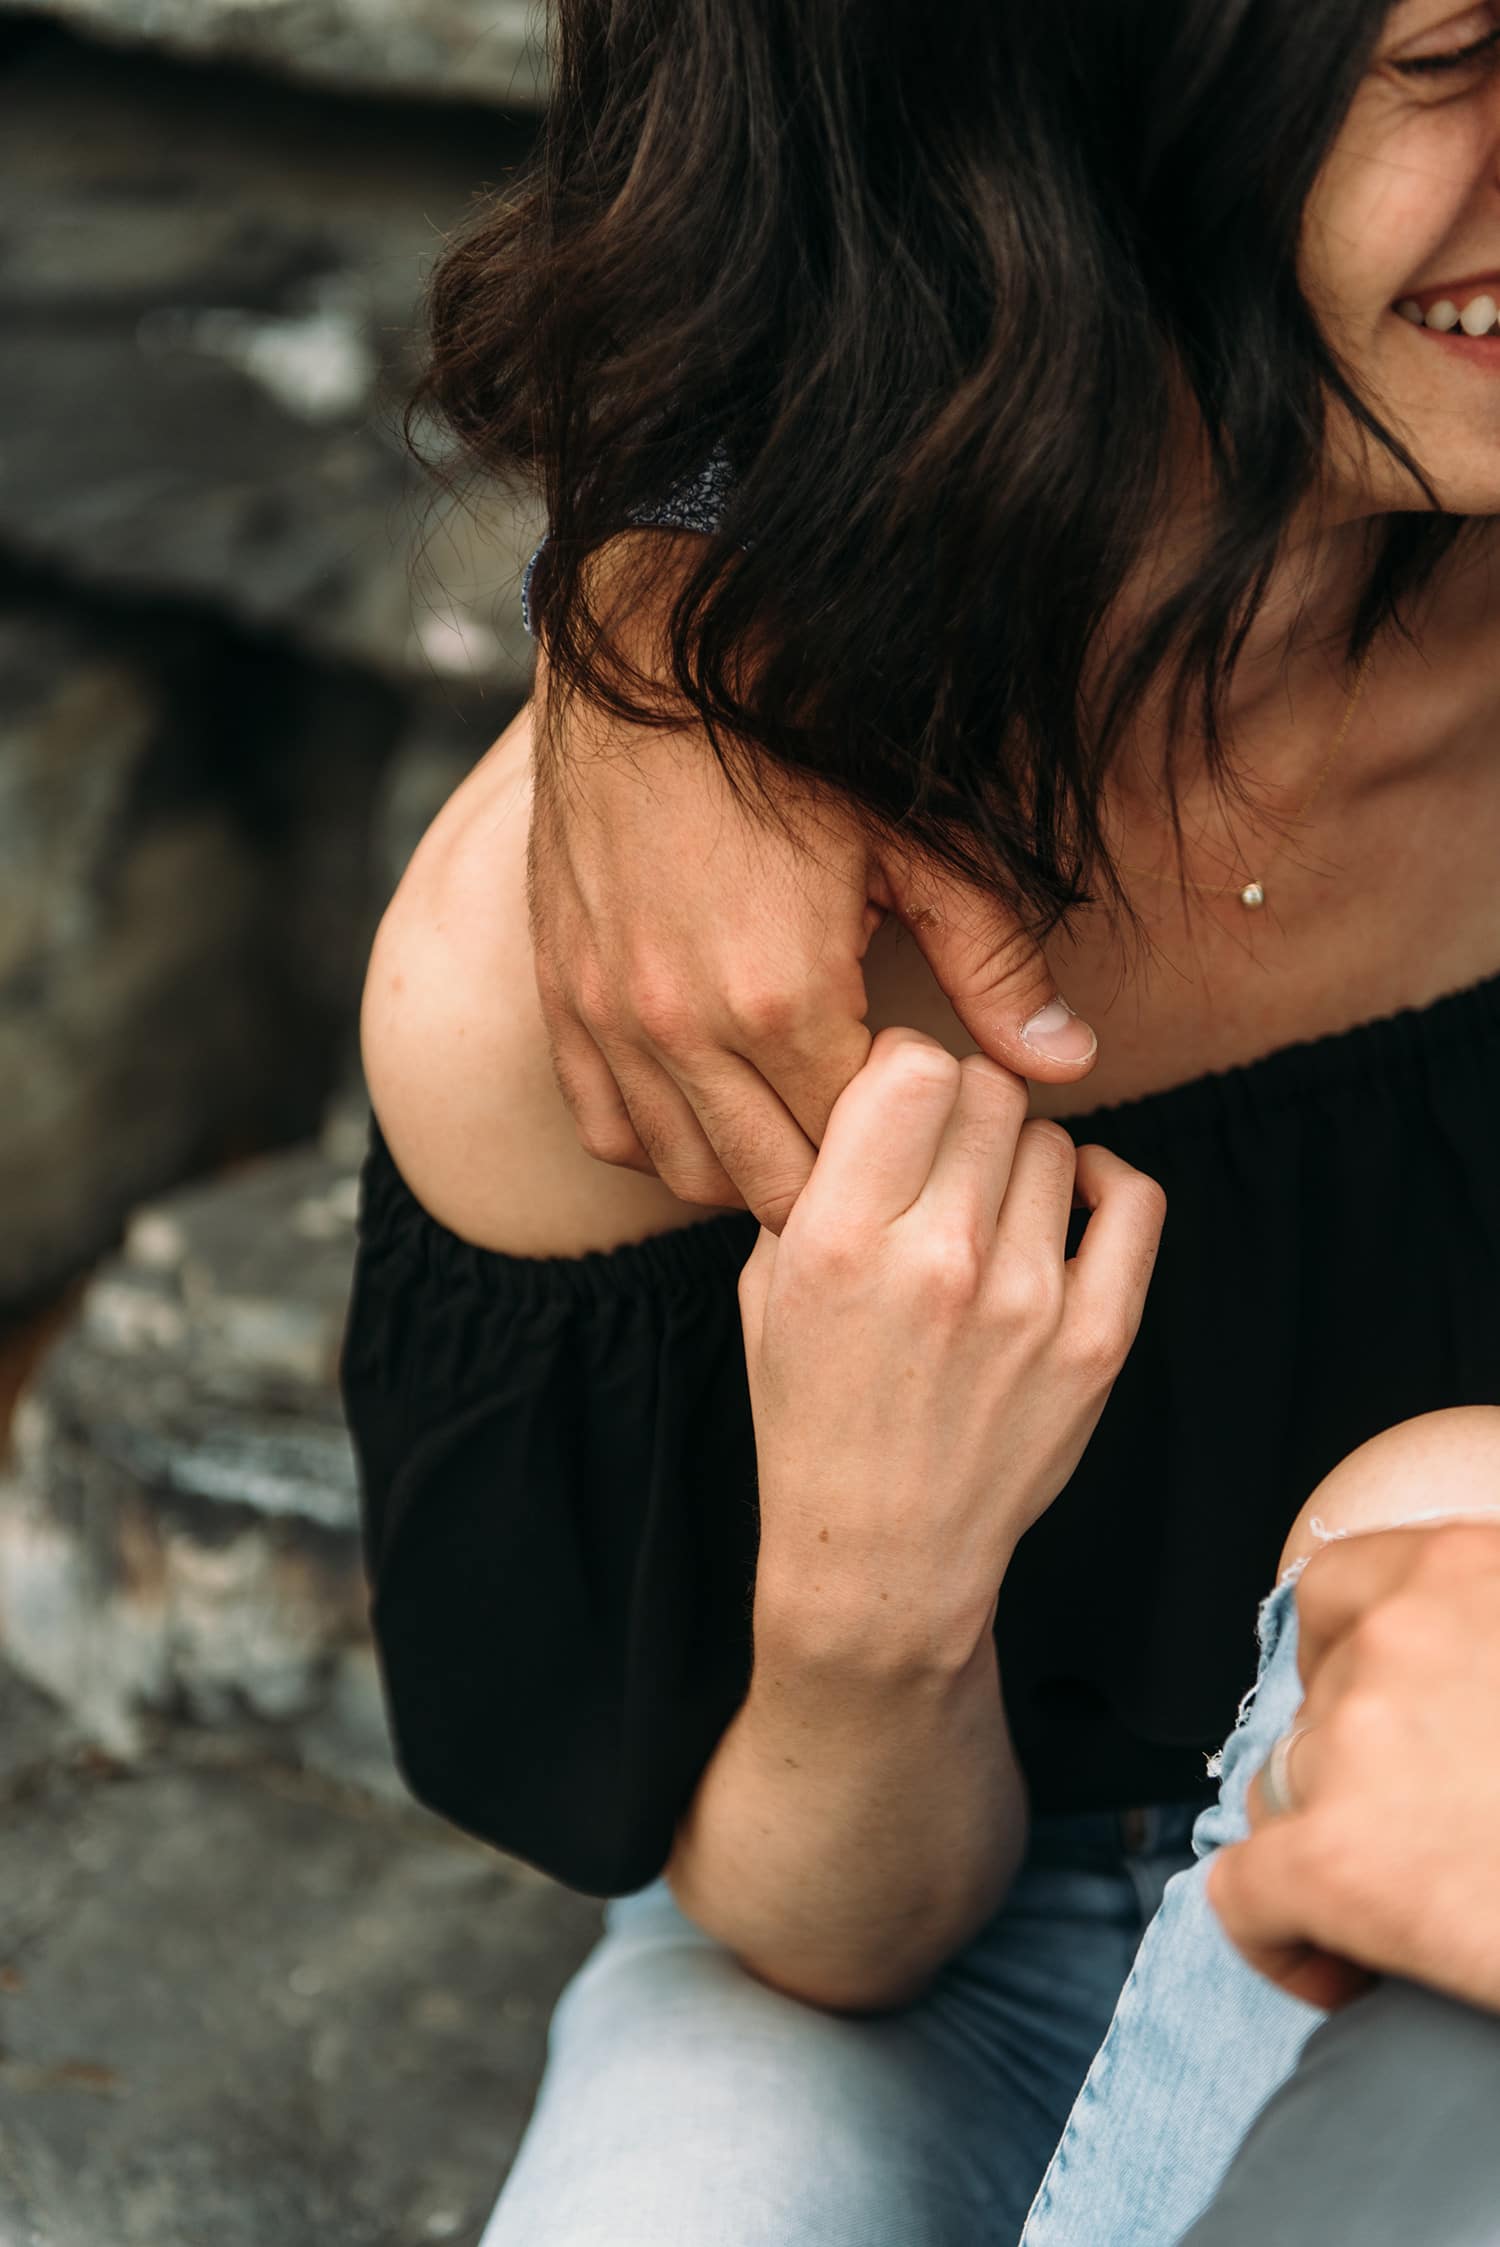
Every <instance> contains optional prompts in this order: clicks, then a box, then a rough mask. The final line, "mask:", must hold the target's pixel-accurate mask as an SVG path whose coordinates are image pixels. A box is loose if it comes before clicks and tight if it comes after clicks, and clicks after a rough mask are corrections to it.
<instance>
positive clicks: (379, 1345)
mask: <svg viewBox="0 0 1500 2247" xmlns="http://www.w3.org/2000/svg"><path fill="white" fill-rule="evenodd" d="M756 1231H757V1227H756V1221H755V1219H754V1217H753V1216H752V1215H750V1214H749V1213H748V1212H743V1211H730V1212H726V1213H725V1214H724V1215H722V1216H719V1217H714V1218H708V1219H706V1220H704V1221H703V1222H701V1223H698V1224H692V1225H687V1226H684V1227H681V1228H680V1229H678V1230H676V1231H673V1232H670V1233H664V1234H661V1235H658V1236H657V1237H656V1238H655V1239H652V1240H648V1241H644V1242H641V1243H639V1244H638V1245H633V1246H627V1247H624V1248H620V1249H616V1250H614V1251H612V1252H610V1253H608V1254H604V1253H599V1252H595V1253H592V1254H589V1255H586V1256H580V1257H538V1258H530V1257H514V1256H508V1255H504V1254H501V1253H499V1252H497V1251H494V1250H489V1249H482V1248H476V1247H474V1246H473V1245H472V1244H471V1243H469V1242H466V1241H463V1240H461V1239H460V1238H459V1237H458V1236H457V1235H456V1234H454V1233H451V1232H449V1231H448V1230H447V1229H446V1228H445V1227H444V1226H442V1225H441V1224H439V1223H438V1222H437V1220H436V1219H435V1218H433V1217H432V1216H430V1215H429V1213H428V1212H427V1211H426V1210H425V1209H424V1208H423V1207H422V1206H421V1204H420V1203H418V1202H417V1201H416V1199H415V1197H414V1196H413V1195H412V1193H411V1191H410V1189H409V1188H408V1187H407V1186H406V1184H405V1181H404V1180H403V1179H402V1178H401V1176H400V1174H399V1172H398V1171H397V1170H396V1168H395V1165H394V1163H393V1161H392V1159H391V1156H390V1153H389V1151H388V1149H387V1148H386V1146H385V1144H384V1141H383V1139H382V1137H381V1134H380V1131H379V1127H378V1125H373V1124H372V1127H371V1134H370V1148H369V1152H368V1154H367V1156H366V1159H365V1163H364V1167H363V1171H362V1173H361V1182H360V1210H359V1224H358V1246H357V1251H356V1263H355V1272H354V1286H353V1292H352V1296H351V1300H350V1306H349V1315H348V1322H347V1326H346V1329H345V1335H344V1342H343V1349H342V1353H341V1359H340V1366H339V1380H340V1387H341V1391H342V1395H343V1401H344V1409H345V1413H346V1416H347V1419H348V1423H349V1429H350V1433H351V1436H352V1438H353V1443H354V1449H355V1456H356V1460H357V1463H358V1468H359V1479H360V1489H361V1498H362V1504H363V1531H364V1551H365V1563H366V1568H367V1572H368V1577H369V1584H370V1594H371V1605H370V1613H371V1620H372V1624H373V1628H374V1634H375V1642H376V1649H377V1653H378V1657H379V1661H380V1668H381V1675H382V1680H383V1684H384V1690H385V1696H386V1703H387V1709H388V1712H389V1716H390V1721H391V1728H392V1734H393V1737H394V1741H395V1747H396V1754H397V1757H398V1760H399V1762H400V1765H401V1769H402V1773H403V1775H404V1777H405V1778H406V1781H407V1783H408V1785H409V1786H410V1787H411V1789H412V1792H413V1793H414V1794H415V1795H416V1796H417V1797H418V1799H419V1800H420V1801H422V1802H425V1803H426V1804H427V1805H428V1806H429V1807H430V1808H432V1809H434V1810H436V1811H438V1812H439V1813H440V1814H441V1815H442V1816H444V1817H446V1818H448V1819H450V1820H451V1821H452V1822H453V1823H454V1824H455V1825H458V1826H461V1827H463V1828H464V1829H465V1830H466V1831H467V1832H469V1833H472V1834H476V1835H478V1836H479V1837H480V1838H481V1839H483V1840H485V1841H489V1842H492V1843H493V1844H494V1845H495V1846H496V1847H497V1848H500V1849H503V1850H506V1851H507V1852H509V1853H510V1854H511V1855H513V1856H516V1857H520V1858H523V1859H525V1860H526V1861H527V1862H528V1863H530V1864H533V1865H536V1866H538V1867H539V1868H540V1869H541V1870H542V1871H544V1872H547V1873H550V1874H552V1875H553V1876H554V1877H555V1878H556V1879H558V1880H561V1881H563V1882H565V1883H566V1884H567V1885H568V1886H569V1887H572V1888H576V1889H579V1890H581V1891H583V1892H584V1893H585V1894H588V1895H594V1896H610V1895H623V1894H627V1893H629V1892H630V1891H631V1890H633V1889H636V1888H640V1887H643V1886H644V1885H645V1884H646V1882H648V1881H650V1880H653V1879H654V1878H655V1877H656V1876H657V1874H658V1873H659V1872H660V1871H661V1868H662V1866H663V1865H664V1864H665V1862H666V1859H667V1856H668V1854H669V1852H670V1849H671V1844H672V1837H673V1830H674V1827H675V1824H676V1821H677V1819H678V1817H679V1816H680V1814H681V1812H682V1811H683V1810H684V1808H685V1807H686V1805H687V1803H688V1800H689V1798H690V1797H691V1795H692V1792H693V1790H694V1788H695V1786H696V1784H697V1781H698V1778H699V1776H700V1775H701V1773H702V1771H703V1768H704V1766H705V1765H706V1763H707V1762H708V1760H709V1758H710V1756H711V1755H712V1753H713V1750H714V1748H715V1746H716V1744H717V1742H718V1740H719V1738H720V1736H721V1735H722V1733H723V1731H724V1729H725V1727H726V1726H727V1724H728V1723H729V1721H730V1719H731V1717H732V1716H733V1715H734V1712H735V1710H736V1709H737V1708H738V1707H739V1704H740V1702H741V1700H742V1699H743V1697H744V1693H745V1689H746V1686H747V1684H748V1681H749V1665H750V1614H751V1598H752V1593H753V1586H754V1572H755V1553H756V1542H757V1531H758V1517H757V1510H756V1492H755V1445H754V1433H753V1426H752V1422H751V1417H750V1400H749V1387H748V1381H747V1377H746V1369H745V1352H744V1337H743V1333H742V1330H741V1326H740V1317H739V1302H738V1297H737V1294H736V1280H737V1278H738V1274H739V1271H740V1267H741V1266H742V1265H743V1263H744V1261H745V1259H746V1257H747V1256H748V1255H749V1253H750V1250H751V1248H752V1247H753V1246H754V1242H755V1237H756Z"/></svg>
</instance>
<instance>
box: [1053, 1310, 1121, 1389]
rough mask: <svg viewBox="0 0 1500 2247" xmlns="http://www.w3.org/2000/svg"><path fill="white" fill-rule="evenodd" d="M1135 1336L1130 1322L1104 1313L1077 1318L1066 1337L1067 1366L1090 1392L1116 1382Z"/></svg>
mask: <svg viewBox="0 0 1500 2247" xmlns="http://www.w3.org/2000/svg"><path fill="white" fill-rule="evenodd" d="M1132 1339H1133V1336H1132V1333H1131V1331H1130V1330H1129V1328H1128V1326H1127V1324H1126V1322H1124V1321H1122V1320H1120V1319H1118V1318H1112V1317H1110V1316H1108V1315H1107V1314H1105V1313H1102V1312H1097V1311H1096V1312H1094V1313H1092V1314H1091V1315H1090V1316H1089V1317H1087V1318H1077V1319H1074V1320H1072V1321H1071V1322H1070V1324H1069V1325H1068V1326H1067V1327H1066V1328H1065V1330H1064V1333H1063V1336H1062V1355H1063V1359H1064V1362H1065V1363H1066V1365H1067V1366H1068V1368H1069V1369H1070V1370H1071V1372H1072V1373H1073V1375H1074V1376H1075V1378H1076V1379H1078V1380H1080V1381H1082V1382H1083V1383H1085V1385H1086V1386H1088V1387H1090V1388H1094V1387H1105V1386H1107V1385H1108V1384H1109V1383H1110V1382H1111V1381H1113V1380H1114V1379H1115V1377H1116V1375H1117V1374H1118V1373H1119V1370H1120V1368H1121V1366H1122V1365H1123V1364H1124V1363H1125V1360H1126V1357H1127V1356H1128V1355H1129V1351H1130V1344H1131V1340H1132Z"/></svg>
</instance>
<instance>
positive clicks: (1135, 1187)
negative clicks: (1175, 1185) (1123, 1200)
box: [1129, 1170, 1167, 1228]
mask: <svg viewBox="0 0 1500 2247" xmlns="http://www.w3.org/2000/svg"><path fill="white" fill-rule="evenodd" d="M1129 1187H1130V1196H1131V1200H1132V1203H1133V1204H1134V1205H1135V1206H1136V1208H1137V1210H1138V1213H1139V1215H1140V1219H1141V1222H1142V1224H1149V1225H1154V1226H1156V1227H1158V1228H1160V1226H1161V1224H1162V1222H1163V1220H1164V1219H1165V1217H1166V1214H1167V1194H1166V1188H1165V1187H1164V1186H1162V1185H1160V1184H1159V1183H1158V1181H1157V1180H1156V1179H1154V1178H1148V1177H1147V1175H1146V1173H1145V1171H1143V1170H1138V1171H1136V1172H1135V1174H1134V1176H1133V1177H1132V1178H1131V1180H1130V1181H1129Z"/></svg>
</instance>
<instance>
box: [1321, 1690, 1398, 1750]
mask: <svg viewBox="0 0 1500 2247" xmlns="http://www.w3.org/2000/svg"><path fill="white" fill-rule="evenodd" d="M1323 1721H1324V1722H1325V1723H1326V1725H1327V1727H1328V1734H1327V1746H1328V1751H1329V1754H1330V1756H1331V1757H1333V1758H1334V1759H1335V1761H1336V1762H1338V1763H1341V1764H1345V1765H1347V1764H1350V1763H1352V1764H1354V1765H1355V1766H1356V1768H1357V1767H1359V1766H1360V1765H1361V1764H1363V1763H1364V1762H1365V1761H1366V1760H1367V1759H1368V1758H1370V1757H1371V1756H1375V1757H1379V1758H1382V1759H1383V1758H1384V1756H1385V1753H1386V1750H1387V1748H1388V1747H1389V1745H1390V1741H1391V1733H1392V1729H1393V1725H1394V1721H1395V1711H1394V1709H1393V1707H1392V1704H1391V1698H1390V1695H1389V1694H1388V1693H1385V1692H1383V1691H1381V1689H1380V1688H1379V1687H1378V1686H1373V1685H1370V1684H1368V1683H1360V1684H1354V1685H1351V1686H1349V1687H1348V1688H1347V1689H1346V1690H1345V1691H1344V1693H1343V1694H1342V1695H1341V1696H1340V1698H1339V1700H1338V1703H1337V1704H1336V1706H1335V1707H1334V1708H1332V1709H1330V1710H1329V1712H1328V1715H1327V1716H1326V1717H1325V1718H1324V1719H1323Z"/></svg>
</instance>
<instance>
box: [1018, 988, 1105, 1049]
mask: <svg viewBox="0 0 1500 2247" xmlns="http://www.w3.org/2000/svg"><path fill="white" fill-rule="evenodd" d="M1021 1042H1022V1044H1023V1045H1029V1046H1030V1047H1031V1050H1032V1052H1033V1053H1042V1054H1045V1055H1046V1057H1047V1059H1048V1060H1049V1061H1087V1060H1088V1059H1089V1057H1090V1055H1092V1054H1094V1053H1097V1052H1098V1050H1099V1040H1098V1039H1097V1038H1096V1037H1095V1036H1094V1033H1093V1031H1092V1030H1091V1029H1090V1028H1089V1026H1088V1024H1087V1023H1086V1022H1085V1021H1084V1019H1083V1016H1082V1015H1081V1014H1075V1013H1074V1012H1073V1009H1072V1008H1071V1007H1070V1006H1069V1004H1068V1002H1067V1000H1066V999H1065V998H1063V997H1062V996H1061V995H1059V996H1058V997H1057V998H1055V999H1049V1000H1048V1002H1047V1004H1046V1005H1045V1006H1044V1007H1043V1008H1042V1009H1041V1011H1040V1012H1039V1013H1037V1014H1034V1015H1033V1016H1032V1017H1031V1020H1030V1021H1029V1022H1023V1023H1022V1025H1021Z"/></svg>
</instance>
